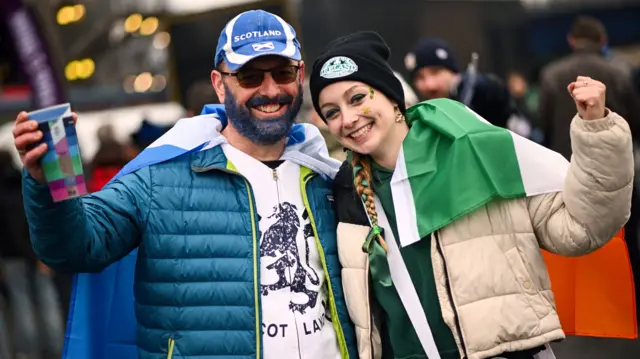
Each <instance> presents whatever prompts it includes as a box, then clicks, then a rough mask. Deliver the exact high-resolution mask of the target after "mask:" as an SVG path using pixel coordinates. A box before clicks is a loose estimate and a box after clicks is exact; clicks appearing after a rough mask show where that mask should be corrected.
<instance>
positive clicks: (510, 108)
mask: <svg viewBox="0 0 640 359" xmlns="http://www.w3.org/2000/svg"><path fill="white" fill-rule="evenodd" d="M404 62H405V67H406V69H407V70H408V71H409V72H410V74H411V82H412V83H413V87H414V88H415V89H416V91H417V92H418V95H419V96H420V97H421V99H422V100H431V99H435V98H450V99H453V100H458V101H460V102H462V103H464V104H465V105H467V106H469V108H471V109H472V110H474V111H475V112H477V113H478V114H479V115H480V116H482V117H484V118H485V119H487V121H489V122H491V123H492V124H493V125H495V126H499V127H504V128H506V127H507V122H508V121H509V118H510V117H511V116H512V115H513V114H514V112H515V109H514V105H513V101H512V98H511V96H510V95H509V91H508V89H507V87H506V86H505V85H504V83H503V82H502V81H501V80H500V79H499V78H498V77H496V76H494V75H491V74H481V73H478V72H477V69H476V68H475V65H472V66H470V68H469V69H467V71H466V72H465V73H461V72H460V68H459V64H458V61H457V60H456V58H455V56H454V54H453V52H452V51H451V49H450V48H449V45H448V44H447V43H446V42H445V41H444V40H442V39H439V38H425V39H422V40H420V41H419V42H418V43H417V44H416V45H415V47H414V49H413V51H411V52H409V53H408V54H407V55H406V56H405V59H404Z"/></svg>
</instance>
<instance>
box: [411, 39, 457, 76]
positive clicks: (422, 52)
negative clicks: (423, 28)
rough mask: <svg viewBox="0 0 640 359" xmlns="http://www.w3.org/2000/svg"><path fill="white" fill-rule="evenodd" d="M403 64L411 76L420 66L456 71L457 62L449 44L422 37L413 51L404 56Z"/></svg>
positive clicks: (440, 40)
mask: <svg viewBox="0 0 640 359" xmlns="http://www.w3.org/2000/svg"><path fill="white" fill-rule="evenodd" d="M404 65H405V67H406V68H407V71H409V72H410V73H411V77H413V76H414V75H415V73H416V71H418V70H419V69H420V68H422V67H432V66H434V67H436V66H437V67H444V68H445V69H448V70H450V71H451V72H454V73H458V72H460V71H459V70H458V63H457V62H456V58H455V56H453V52H452V51H451V49H450V48H449V45H448V44H447V43H446V42H445V41H444V40H442V39H438V38H427V39H422V40H420V42H418V44H417V45H416V46H415V48H414V49H413V51H411V52H410V53H408V54H407V56H405V58H404Z"/></svg>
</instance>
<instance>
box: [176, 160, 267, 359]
mask: <svg viewBox="0 0 640 359" xmlns="http://www.w3.org/2000/svg"><path fill="white" fill-rule="evenodd" d="M191 169H192V170H193V171H194V172H198V173H204V172H207V171H210V170H218V171H222V172H225V173H228V174H231V175H234V176H238V177H240V178H242V179H243V180H244V183H245V185H246V187H247V196H248V197H249V211H250V212H251V236H252V238H253V297H254V305H255V310H256V359H260V357H261V352H262V349H261V345H262V330H261V329H262V328H261V325H260V321H261V319H262V315H261V314H260V288H259V286H260V274H259V272H258V250H259V248H258V239H257V232H256V214H255V213H256V205H255V203H254V202H255V200H254V198H253V190H252V188H251V184H249V180H247V178H246V177H245V176H243V175H241V174H240V173H238V172H237V171H233V170H229V169H227V168H224V167H220V166H209V167H193V166H192V167H191ZM172 348H173V347H172ZM167 359H171V357H169V358H167Z"/></svg>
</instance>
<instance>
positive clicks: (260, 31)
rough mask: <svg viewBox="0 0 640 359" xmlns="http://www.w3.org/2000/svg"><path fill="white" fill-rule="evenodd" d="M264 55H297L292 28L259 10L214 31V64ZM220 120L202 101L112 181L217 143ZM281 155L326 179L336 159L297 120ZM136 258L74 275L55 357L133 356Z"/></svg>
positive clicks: (217, 109) (219, 109) (217, 108)
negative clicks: (191, 114)
mask: <svg viewBox="0 0 640 359" xmlns="http://www.w3.org/2000/svg"><path fill="white" fill-rule="evenodd" d="M264 55H278V56H283V57H286V58H289V59H292V60H300V45H299V43H298V41H297V40H296V38H295V31H294V29H293V28H292V27H291V26H290V25H289V24H287V23H286V22H284V21H283V20H282V19H281V18H279V17H278V16H275V15H273V14H269V13H267V12H265V11H261V10H257V11H248V12H244V13H242V14H240V15H238V16H236V17H235V18H234V19H232V20H231V21H230V22H229V23H228V24H227V26H226V27H225V29H224V30H222V33H221V34H220V38H219V41H218V47H217V49H216V55H215V63H214V66H217V65H219V64H220V62H221V61H223V60H224V61H225V63H226V64H227V66H228V67H229V69H230V70H231V71H236V70H237V69H239V68H240V67H241V66H242V65H244V64H245V63H247V62H248V61H250V60H252V59H254V58H256V57H260V56H264ZM226 122H227V119H226V114H225V111H224V108H223V106H221V105H207V106H205V108H204V109H203V111H202V114H201V115H200V116H196V117H192V118H185V119H182V120H180V121H178V122H177V123H176V125H175V126H174V127H173V128H172V129H171V130H169V131H168V132H167V133H166V134H165V135H164V136H162V137H161V138H159V139H158V140H157V141H155V142H154V143H153V144H151V145H150V146H149V147H148V148H146V149H145V150H144V151H142V153H140V155H138V157H136V158H135V159H134V160H132V161H131V162H130V163H128V164H127V165H126V166H125V167H124V168H123V169H122V170H121V171H120V173H118V174H117V175H116V177H114V179H112V182H113V181H114V180H116V179H118V178H120V177H122V176H125V175H127V174H130V173H133V172H136V171H137V170H139V169H141V168H144V167H147V166H153V165H155V164H158V163H161V162H166V161H170V160H172V159H174V158H176V157H179V156H184V155H188V154H190V153H194V152H198V151H206V150H208V149H211V148H214V147H216V146H219V145H221V144H223V143H225V142H226V139H225V137H224V136H222V135H221V133H220V132H221V131H222V129H223V128H224V126H225V125H226ZM281 159H283V160H291V161H293V162H295V163H298V164H300V165H303V166H306V167H308V168H310V169H312V170H313V171H315V172H317V173H319V174H321V175H323V176H325V177H330V178H333V177H334V176H335V175H336V173H337V171H338V168H339V165H340V163H339V162H338V161H336V160H333V159H331V158H330V157H329V154H328V151H327V148H326V144H325V142H324V139H323V138H322V136H321V135H320V132H319V130H318V129H317V128H315V127H313V126H311V125H302V124H297V125H294V126H293V127H292V129H291V131H290V133H289V136H288V138H287V143H286V147H285V151H284V154H283V156H282V157H281ZM107 186H109V184H107ZM136 259H137V250H134V251H133V252H131V253H130V254H129V255H127V256H126V257H125V258H123V259H121V260H120V261H118V262H116V263H114V264H112V265H111V266H109V267H108V268H106V269H105V270H104V271H102V272H101V273H97V274H78V275H76V276H75V278H74V284H73V291H72V296H71V303H70V309H69V318H68V323H67V333H66V337H65V345H64V350H63V359H87V358H92V359H102V358H118V359H136V358H138V353H137V341H136V329H137V328H136V327H137V323H136V317H135V314H134V291H133V284H134V272H135V265H136Z"/></svg>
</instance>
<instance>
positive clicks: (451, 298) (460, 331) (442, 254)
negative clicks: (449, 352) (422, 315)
mask: <svg viewBox="0 0 640 359" xmlns="http://www.w3.org/2000/svg"><path fill="white" fill-rule="evenodd" d="M435 237H436V247H437V249H438V253H440V256H441V257H442V266H443V268H444V281H445V284H446V287H447V294H448V295H449V304H450V305H451V309H452V310H453V315H454V319H455V323H456V332H458V337H459V338H460V345H461V346H462V352H463V354H464V358H465V359H466V358H467V357H468V354H467V348H466V345H465V344H464V338H463V337H462V326H461V325H460V319H459V317H458V311H457V310H456V306H455V303H454V302H453V291H452V290H451V285H450V283H449V271H448V270H447V261H446V260H445V257H444V251H443V250H442V246H441V245H440V236H438V232H437V231H436V232H435Z"/></svg>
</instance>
